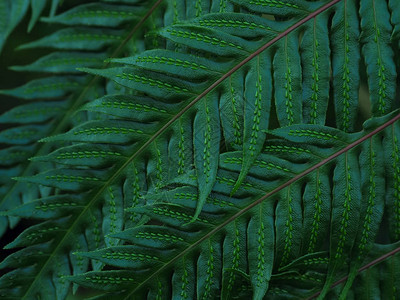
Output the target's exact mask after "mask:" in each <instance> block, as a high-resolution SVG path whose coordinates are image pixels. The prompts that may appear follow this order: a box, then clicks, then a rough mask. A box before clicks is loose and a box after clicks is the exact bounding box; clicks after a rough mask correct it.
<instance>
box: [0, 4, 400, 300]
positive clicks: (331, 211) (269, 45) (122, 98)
mask: <svg viewBox="0 0 400 300" xmlns="http://www.w3.org/2000/svg"><path fill="white" fill-rule="evenodd" d="M105 2H110V3H109V4H99V3H91V4H87V5H80V6H78V7H76V8H74V9H72V10H70V11H67V12H65V13H63V14H61V15H59V16H56V17H54V18H50V19H46V21H47V22H59V23H61V24H66V25H68V28H66V29H62V30H61V31H57V32H56V33H55V34H54V35H51V36H46V37H44V38H43V39H41V40H39V41H36V42H33V43H31V44H27V45H25V46H23V47H24V48H30V47H39V46H46V45H48V44H49V43H56V44H57V45H58V46H56V47H61V48H64V47H69V48H71V52H69V57H72V58H74V59H76V61H75V62H74V64H76V66H79V67H80V68H79V70H80V71H85V72H86V73H90V74H93V75H95V76H98V77H102V78H105V80H106V82H107V83H106V88H104V87H103V85H99V88H100V89H101V91H100V92H98V94H99V96H95V95H93V96H92V97H91V98H92V99H95V98H97V99H95V100H91V101H87V103H86V104H85V105H84V106H83V107H81V104H83V103H84V102H85V101H84V100H85V99H81V98H78V100H79V102H75V101H74V100H73V99H75V97H74V96H73V97H72V98H71V99H67V100H65V103H66V104H65V107H66V108H62V106H61V105H59V103H61V102H62V101H57V102H54V103H53V102H52V101H45V102H39V103H37V102H34V103H32V104H29V105H27V106H25V107H24V106H23V107H18V108H16V109H14V110H13V111H11V112H9V113H7V114H5V115H3V117H2V118H4V119H5V120H6V121H10V120H14V119H15V116H18V115H19V116H21V115H22V117H20V119H21V120H23V121H21V123H22V124H25V123H28V124H32V123H38V124H39V125H37V126H36V125H35V126H36V127H34V126H32V125H29V126H25V127H22V129H23V130H26V131H27V132H29V133H25V134H22V133H21V132H20V131H19V129H15V128H13V129H10V132H5V133H3V136H1V137H2V139H3V140H9V139H10V136H17V135H16V133H18V132H19V133H20V135H21V140H22V142H21V144H22V145H27V147H26V148H27V149H28V147H36V146H35V145H36V144H34V143H33V142H35V141H36V140H38V139H41V142H45V145H47V146H45V147H46V148H45V149H46V150H40V151H37V150H35V149H34V150H33V152H29V153H30V155H35V158H33V159H32V160H33V162H34V164H33V165H40V166H41V167H40V168H39V169H32V172H21V171H20V170H21V167H20V165H18V167H17V166H16V169H15V172H14V173H15V174H13V176H19V175H22V176H20V177H19V179H18V180H19V181H18V182H19V183H18V184H21V185H22V184H29V185H32V186H34V187H36V188H37V189H38V190H39V189H40V191H42V190H43V192H41V193H40V194H39V193H37V192H36V193H35V192H33V193H32V194H33V195H29V194H28V196H26V197H28V199H27V200H32V199H34V198H38V199H36V200H33V201H29V202H28V201H22V202H25V203H24V204H23V205H21V206H19V207H15V205H14V204H13V206H12V207H13V208H12V209H9V210H8V211H7V212H5V213H4V215H7V216H9V217H30V218H37V219H42V220H43V222H41V223H39V224H37V225H34V226H31V227H30V228H28V229H27V230H25V231H24V232H23V233H22V234H21V235H20V237H18V238H17V239H16V240H15V241H14V242H13V243H12V244H10V245H9V246H8V247H25V248H23V249H22V250H19V251H17V252H16V253H14V254H12V255H10V256H9V257H8V258H6V259H5V260H4V261H3V262H2V264H1V265H0V266H1V267H3V268H15V270H14V271H11V272H9V273H8V274H6V275H4V276H3V277H2V278H1V279H0V287H1V288H2V293H3V294H2V295H10V297H11V298H12V297H25V298H29V297H34V296H35V295H43V296H44V295H53V296H54V297H60V298H63V297H64V296H65V295H66V293H67V292H68V286H69V282H70V281H72V282H74V283H75V284H80V285H83V286H87V287H90V288H94V289H99V290H102V291H103V292H105V294H102V295H101V296H100V297H105V298H107V297H108V298H109V297H117V298H118V299H131V298H139V299H162V298H173V299H174V298H187V299H196V298H199V299H200V298H201V299H203V298H204V299H213V298H215V297H221V298H223V299H235V298H237V299H244V298H250V297H253V299H262V298H267V299H269V298H272V299H274V298H275V299H282V298H292V299H296V298H299V297H309V296H312V295H314V294H315V293H316V292H320V293H321V294H320V297H325V296H328V297H329V296H331V297H342V298H344V297H346V295H349V297H353V298H355V299H357V298H359V297H363V296H364V295H365V293H366V290H365V289H362V288H359V287H358V288H354V287H353V282H354V280H356V281H357V284H359V286H364V285H367V284H368V282H369V278H368V276H367V277H365V275H364V276H363V277H360V278H358V277H357V278H356V275H357V274H358V270H359V268H360V267H361V266H363V265H365V264H368V263H369V262H371V260H373V259H375V258H376V257H378V256H379V255H381V254H382V253H383V252H384V251H386V250H387V251H390V250H392V249H393V248H395V247H397V246H398V245H397V244H396V242H398V241H399V235H400V222H399V220H400V209H399V203H400V200H399V194H398V187H399V178H400V174H398V173H399V171H398V169H399V162H398V147H399V141H398V136H399V133H398V131H399V123H398V122H397V119H398V118H399V117H398V111H396V110H395V109H396V108H398V107H399V101H398V100H399V99H398V95H397V94H396V90H398V83H397V81H396V76H397V72H396V68H398V63H399V62H398V61H395V59H394V51H398V48H396V47H397V46H396V44H398V40H399V36H398V24H399V20H398V14H397V11H396V6H397V4H396V3H395V1H389V2H388V3H387V2H386V1H383V0H371V1H364V2H362V3H360V5H359V6H358V5H356V4H355V3H353V2H352V1H346V0H342V1H340V0H334V1H300V0H298V1H290V2H288V1H269V0H262V1H261V0H260V1H256V0H254V1H242V0H232V1H229V2H228V1H191V2H190V3H187V2H186V1H170V2H169V3H168V5H167V6H166V8H165V9H166V10H165V12H164V11H161V12H160V13H159V15H158V16H159V18H158V19H156V21H154V23H153V28H152V29H153V30H152V31H149V32H148V36H149V39H144V40H143V39H140V40H139V42H138V43H136V45H134V46H132V47H131V48H132V49H129V50H128V51H127V52H126V55H125V56H126V57H124V58H118V59H111V60H108V63H109V64H110V65H109V67H107V68H91V67H93V66H92V65H91V63H90V59H92V58H93V57H94V56H92V53H91V52H88V53H86V54H87V55H86V56H85V55H84V54H83V52H82V50H89V51H94V52H96V53H97V51H98V50H99V49H106V51H104V52H101V51H100V53H97V54H96V55H99V58H102V55H104V56H107V55H109V54H110V53H109V52H108V51H107V49H109V47H108V45H112V44H113V43H114V41H115V40H121V36H123V33H122V31H120V30H121V29H114V28H112V29H109V28H107V29H106V28H104V29H103V28H102V29H99V28H97V27H96V26H102V24H103V23H107V24H110V26H109V27H113V26H120V25H121V24H123V23H124V22H126V21H127V20H131V21H135V20H136V19H135V17H134V13H133V12H130V10H129V8H128V7H125V6H123V5H117V4H114V3H113V2H123V3H124V5H127V4H129V3H130V4H132V2H130V1H105ZM134 2H135V4H136V1H134ZM114 5H115V10H113V11H115V13H109V11H110V7H113V6H114ZM99 7H101V8H103V9H104V10H102V9H100V8H99ZM371 7H372V8H373V9H371ZM93 16H95V17H96V18H93ZM114 16H119V17H116V18H114ZM110 18H111V20H110ZM190 18H194V19H190ZM90 25H93V26H95V27H94V28H87V27H86V26H90ZM161 25H163V26H164V27H162V28H159V26H160V27H161ZM82 26H85V27H82ZM122 30H123V29H122ZM71 39H72V40H74V42H73V43H72V44H71V42H70V41H71ZM117 44H118V43H117ZM69 45H71V46H69ZM135 47H136V48H135ZM261 50H263V51H261ZM133 53H135V55H133ZM63 55H64V53H62V52H55V53H52V54H50V55H49V56H47V57H45V58H42V59H40V60H38V61H36V62H34V63H33V64H32V65H29V66H26V67H17V68H16V69H20V70H24V71H25V70H38V69H43V68H44V69H45V70H48V71H54V68H53V66H52V65H51V64H49V63H48V62H49V61H53V60H56V61H60V64H61V65H64V67H57V68H56V71H57V72H60V73H73V74H71V75H68V76H65V75H63V76H62V77H60V76H57V77H54V78H46V79H39V80H37V81H35V82H33V83H28V84H27V85H26V86H24V87H21V88H18V89H16V90H13V91H7V92H5V93H8V94H11V95H18V96H22V97H24V98H26V99H30V98H32V99H37V98H38V97H41V98H49V99H53V98H54V97H65V95H69V94H70V93H71V91H72V95H74V93H75V91H76V89H75V86H76V85H80V86H82V88H87V87H88V84H87V82H83V84H82V83H81V81H80V80H85V79H80V77H83V75H79V74H81V73H76V71H75V70H72V69H71V67H70V66H69V65H70V63H69V62H68V61H65V60H62V58H63ZM86 59H88V60H89V61H87V60H86ZM95 61H96V62H97V61H98V60H97V57H96V60H95ZM362 61H363V63H362ZM86 62H88V64H86ZM57 66H58V63H57ZM94 67H96V66H94ZM360 69H362V70H363V71H362V72H361V73H360ZM85 78H86V77H85ZM360 84H365V85H367V86H368V89H369V94H370V97H369V99H368V100H369V105H370V107H371V109H370V114H371V115H372V116H374V118H372V119H370V120H368V121H367V122H365V123H364V125H361V124H362V123H363V122H364V121H365V120H366V119H367V118H368V117H369V116H368V115H360V107H361V105H360V104H359V101H358V99H359V91H358V89H359V86H360ZM41 86H46V87H47V88H45V89H44V88H38V87H41ZM27 91H28V92H27ZM78 106H79V107H78ZM54 108H56V109H59V111H60V113H62V112H65V111H67V112H68V116H66V117H65V118H64V120H65V121H64V120H63V121H62V122H64V123H66V122H67V121H68V124H69V125H70V130H69V131H67V132H65V130H61V129H59V128H58V127H56V128H57V130H52V129H51V128H50V127H49V125H48V123H49V122H48V120H55V119H56V118H57V117H58V116H59V115H58V114H55V112H54ZM65 109H66V110H65ZM26 111H29V112H32V111H38V113H35V114H34V115H33V116H30V117H29V118H26V117H24V114H25V115H26ZM75 113H76V114H77V115H78V116H79V115H81V114H82V115H83V116H85V117H84V118H82V119H80V120H79V121H78V122H77V121H76V119H75V121H73V119H72V114H75ZM38 114H39V116H38ZM87 116H89V117H87ZM382 124H383V125H384V126H383V127H379V126H380V125H382ZM327 125H328V126H327ZM40 126H47V127H49V128H50V129H49V131H48V132H46V133H45V134H42V135H40V132H42V131H41V130H40V129H37V132H38V134H37V135H34V134H35V133H34V132H32V130H34V129H35V128H39V127H40ZM63 128H64V129H66V128H67V126H65V127H63ZM377 128H378V129H377ZM28 129H29V130H30V131H29V130H28ZM23 132H24V131H23ZM15 144H16V142H15ZM32 145H33V146H32ZM15 149H17V150H21V151H22V150H23V149H25V146H16V147H15ZM10 153H11V152H10ZM10 155H11V154H10ZM10 157H11V156H10ZM11 161H13V160H11ZM6 162H7V163H8V164H9V165H10V162H9V160H7V161H6ZM14 164H15V165H16V163H11V166H14ZM6 170H7V172H9V173H12V170H13V169H12V168H10V169H6ZM44 170H46V171H45V172H43V171H44ZM31 175H33V176H31ZM44 187H47V188H44ZM49 191H51V192H49ZM19 192H20V191H19ZM39 195H40V196H41V197H38V196H39ZM5 208H10V207H5ZM382 220H384V221H382ZM379 243H381V244H385V245H383V246H382V245H379ZM33 260H34V262H35V263H34V264H33ZM393 261H395V263H398V257H394V258H393ZM104 265H107V266H110V267H107V268H106V269H105V270H101V269H102V267H103V266H104ZM385 268H390V266H385V267H382V270H386V269H385ZM88 269H92V271H91V272H89V273H84V272H86V271H87V270H88ZM391 270H392V273H393V277H392V280H393V281H394V282H395V281H396V280H399V279H398V274H397V273H396V272H395V269H391ZM373 272H374V276H378V275H379V272H381V270H379V269H375V270H374V271H373ZM82 273H84V274H82ZM70 274H73V275H75V276H68V275H70ZM344 276H348V279H347V282H346V284H345V285H344V288H342V287H338V288H335V289H330V287H331V285H332V284H334V282H335V281H336V280H339V279H340V278H342V277H344ZM32 277H33V280H32ZM28 278H30V279H29V280H28ZM43 285H44V286H46V289H42V290H41V286H43ZM76 287H77V286H76V285H75V288H76ZM396 292H397V291H396V290H393V289H391V288H390V285H385V286H383V287H382V286H378V287H376V288H373V293H376V295H381V296H387V295H392V296H393V295H395V294H396ZM216 295H218V296H216Z"/></svg>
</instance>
